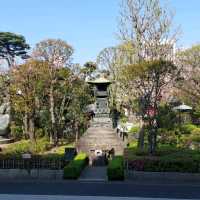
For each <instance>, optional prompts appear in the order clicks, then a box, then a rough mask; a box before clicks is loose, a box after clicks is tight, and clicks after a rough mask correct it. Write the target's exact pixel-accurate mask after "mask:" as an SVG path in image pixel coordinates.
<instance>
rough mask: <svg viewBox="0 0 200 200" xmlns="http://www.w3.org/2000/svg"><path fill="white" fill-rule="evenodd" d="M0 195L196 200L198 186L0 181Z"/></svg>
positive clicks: (197, 197) (199, 188)
mask: <svg viewBox="0 0 200 200" xmlns="http://www.w3.org/2000/svg"><path fill="white" fill-rule="evenodd" d="M0 194H29V195H73V196H74V195H76V196H115V197H117V196H119V197H151V198H172V199H173V198H179V199H200V184H193V185H191V184H179V185H176V184H158V183H133V182H115V183H111V182H80V181H37V182H36V181H15V182H9V181H1V182H0Z"/></svg>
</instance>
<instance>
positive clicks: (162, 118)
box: [157, 104, 177, 130]
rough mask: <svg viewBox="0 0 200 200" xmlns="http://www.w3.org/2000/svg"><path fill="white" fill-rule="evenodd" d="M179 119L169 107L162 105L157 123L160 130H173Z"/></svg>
mask: <svg viewBox="0 0 200 200" xmlns="http://www.w3.org/2000/svg"><path fill="white" fill-rule="evenodd" d="M176 122H177V119H176V113H175V112H174V111H173V110H172V109H171V107H170V106H168V105H166V104H165V105H161V106H159V108H158V115H157V123H158V128H164V129H167V130H172V129H174V128H175V126H176V124H177V123H176Z"/></svg>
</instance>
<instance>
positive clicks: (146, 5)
mask: <svg viewBox="0 0 200 200" xmlns="http://www.w3.org/2000/svg"><path fill="white" fill-rule="evenodd" d="M173 16H174V15H173V12H172V11H171V10H170V9H168V8H167V7H166V6H165V5H164V4H161V3H160V0H122V6H121V12H120V20H119V37H120V39H121V40H122V42H128V43H131V44H132V45H131V46H132V47H134V56H133V57H134V59H132V61H133V63H132V64H137V63H140V62H144V61H145V60H152V61H154V60H160V59H161V60H168V61H173V59H174V48H175V43H176V41H177V39H178V34H179V33H180V28H174V27H173ZM137 89H138V88H137V87H135V88H134V90H137ZM145 98H146V97H145V96H141V97H140V99H145ZM142 118H143V117H142ZM142 121H143V119H142ZM141 130H144V128H143V129H141ZM138 144H139V147H140V148H143V144H144V132H143V131H141V132H140V137H139V143H138Z"/></svg>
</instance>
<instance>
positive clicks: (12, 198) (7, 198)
mask: <svg viewBox="0 0 200 200" xmlns="http://www.w3.org/2000/svg"><path fill="white" fill-rule="evenodd" d="M18 199H19V200H27V199H28V200H94V199H95V200H155V198H140V197H105V196H104V197H94V196H49V195H0V200H18ZM156 200H175V199H163V198H162V199H161V198H159V199H156ZM182 200H186V199H182Z"/></svg>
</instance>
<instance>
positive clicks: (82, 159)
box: [63, 153, 88, 179]
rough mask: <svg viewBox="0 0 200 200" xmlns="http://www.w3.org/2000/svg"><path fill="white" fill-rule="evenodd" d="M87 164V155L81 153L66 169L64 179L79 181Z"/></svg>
mask: <svg viewBox="0 0 200 200" xmlns="http://www.w3.org/2000/svg"><path fill="white" fill-rule="evenodd" d="M87 164H88V157H87V155H86V154H85V153H79V154H78V155H77V156H76V157H75V158H74V160H72V161H71V162H70V163H69V164H68V165H67V166H65V167H64V172H63V173H64V174H63V177H64V179H77V178H78V177H79V176H80V174H81V172H82V170H83V169H84V168H85V166H86V165H87Z"/></svg>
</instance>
